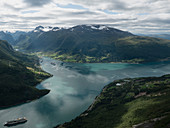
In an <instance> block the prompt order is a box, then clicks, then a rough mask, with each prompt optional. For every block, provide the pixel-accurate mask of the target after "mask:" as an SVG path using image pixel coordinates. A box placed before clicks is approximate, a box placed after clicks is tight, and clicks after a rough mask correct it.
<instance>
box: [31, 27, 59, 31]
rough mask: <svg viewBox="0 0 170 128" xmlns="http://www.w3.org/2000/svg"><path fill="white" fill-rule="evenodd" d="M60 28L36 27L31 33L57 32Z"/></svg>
mask: <svg viewBox="0 0 170 128" xmlns="http://www.w3.org/2000/svg"><path fill="white" fill-rule="evenodd" d="M60 29H61V28H59V27H51V26H47V27H43V26H38V27H36V28H35V29H34V30H33V32H48V31H58V30H60Z"/></svg>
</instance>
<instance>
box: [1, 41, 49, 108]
mask: <svg viewBox="0 0 170 128" xmlns="http://www.w3.org/2000/svg"><path fill="white" fill-rule="evenodd" d="M48 77H50V75H49V74H48V73H46V72H43V71H42V70H41V69H40V67H39V59H38V58H37V57H35V56H28V55H25V54H22V53H19V52H16V51H14V50H13V48H12V47H11V45H9V44H8V43H7V42H6V41H0V92H1V93H0V107H7V106H12V105H15V104H19V103H23V102H26V101H30V100H33V99H37V98H39V97H41V96H43V95H45V94H47V93H48V92H49V90H38V89H36V88H35V87H34V86H35V85H36V84H38V83H39V82H41V81H42V80H44V79H46V78H48Z"/></svg>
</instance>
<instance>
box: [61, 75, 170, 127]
mask: <svg viewBox="0 0 170 128" xmlns="http://www.w3.org/2000/svg"><path fill="white" fill-rule="evenodd" d="M117 83H121V86H116V84H117ZM141 92H146V95H143V96H139V97H136V96H138V94H141ZM135 97H136V98H135ZM158 117H164V118H163V119H161V120H160V121H156V122H153V121H151V119H154V118H158ZM169 117H170V75H165V76H162V77H148V78H135V79H128V80H127V79H126V80H125V79H123V80H117V81H114V82H112V83H110V84H109V85H107V86H106V87H105V88H104V89H103V90H102V92H101V94H100V95H99V96H98V97H96V99H95V102H94V103H93V104H92V105H91V106H90V107H89V109H88V110H86V111H85V112H84V113H83V114H81V115H80V116H79V117H77V118H76V119H74V120H72V121H71V122H68V123H65V124H63V125H60V126H58V128H130V127H132V126H133V125H135V124H139V123H141V122H144V121H148V120H150V125H151V126H150V127H153V128H168V127H170V118H169ZM146 125H149V123H146ZM136 128H143V126H141V127H136Z"/></svg>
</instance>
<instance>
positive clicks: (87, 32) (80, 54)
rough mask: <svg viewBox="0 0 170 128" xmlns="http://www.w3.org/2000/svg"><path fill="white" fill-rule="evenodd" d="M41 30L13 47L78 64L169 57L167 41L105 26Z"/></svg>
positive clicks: (150, 59)
mask: <svg viewBox="0 0 170 128" xmlns="http://www.w3.org/2000/svg"><path fill="white" fill-rule="evenodd" d="M43 29H44V27H43V26H38V27H37V28H36V32H34V31H35V30H33V31H32V32H30V33H28V34H27V35H24V36H20V38H19V39H18V40H17V44H16V46H17V47H18V48H20V49H22V50H25V51H26V52H42V54H45V55H47V56H50V57H52V58H54V59H58V60H62V61H65V62H78V63H98V62H128V63H142V62H148V61H160V60H169V59H168V58H169V57H170V52H169V51H170V46H169V43H170V41H168V40H164V39H158V38H152V37H142V36H136V35H133V34H132V33H130V32H126V31H122V30H119V29H115V28H112V27H108V26H106V25H77V26H74V27H71V28H66V29H65V28H60V29H58V28H57V29H58V30H57V31H52V29H53V28H52V27H50V29H51V30H50V31H42V30H43ZM122 42H123V43H122ZM132 42H133V44H135V45H132ZM135 42H136V43H135ZM157 51H160V53H161V54H160V55H158V52H157ZM147 53H149V56H148V55H147Z"/></svg>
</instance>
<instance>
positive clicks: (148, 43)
mask: <svg viewBox="0 0 170 128" xmlns="http://www.w3.org/2000/svg"><path fill="white" fill-rule="evenodd" d="M88 47H89V46H88ZM88 47H87V49H86V46H85V47H84V50H80V49H79V48H77V49H79V50H80V51H81V52H79V53H77V51H79V50H77V51H76V52H75V50H74V49H72V51H71V52H63V51H62V50H59V51H57V50H56V51H57V52H54V51H51V52H50V51H48V52H43V54H44V53H45V54H46V55H47V56H49V57H52V58H54V59H58V60H62V61H65V62H78V63H94V62H128V63H142V62H152V61H161V60H169V59H170V41H169V40H165V39H159V38H152V37H140V36H131V37H126V38H120V39H118V40H116V41H113V43H110V44H107V45H104V44H100V45H99V44H96V45H95V46H94V47H92V48H88Z"/></svg>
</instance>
